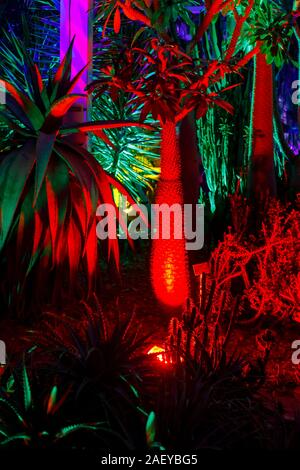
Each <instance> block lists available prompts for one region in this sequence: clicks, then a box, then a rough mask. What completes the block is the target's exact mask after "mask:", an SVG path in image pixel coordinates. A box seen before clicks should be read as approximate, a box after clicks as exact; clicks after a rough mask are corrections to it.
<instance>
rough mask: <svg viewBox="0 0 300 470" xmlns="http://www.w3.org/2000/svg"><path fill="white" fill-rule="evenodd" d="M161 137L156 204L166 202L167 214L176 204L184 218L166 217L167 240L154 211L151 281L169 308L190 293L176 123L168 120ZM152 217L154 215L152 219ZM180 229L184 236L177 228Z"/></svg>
mask: <svg viewBox="0 0 300 470" xmlns="http://www.w3.org/2000/svg"><path fill="white" fill-rule="evenodd" d="M161 137H162V139H161V176H160V181H159V182H158V185H157V191H156V198H155V204H159V205H160V204H166V205H167V206H166V209H165V211H163V212H164V215H166V213H167V212H168V209H169V208H170V206H172V205H173V204H176V205H177V209H178V208H179V210H180V213H181V218H180V220H178V222H177V223H176V224H175V220H174V217H171V218H170V223H168V218H167V217H165V221H166V224H167V228H169V229H170V234H169V237H168V239H165V238H163V232H162V228H161V227H162V225H163V224H162V223H161V222H162V219H164V217H163V218H161V217H159V213H158V211H157V208H156V210H154V215H155V216H156V217H155V220H154V221H153V225H152V232H153V231H156V238H155V239H153V240H152V250H151V280H152V287H153V291H154V293H155V296H156V297H157V299H158V300H159V301H160V302H162V303H163V304H165V305H166V306H169V307H175V308H176V307H180V306H182V305H183V304H184V302H185V301H186V299H187V297H188V296H189V288H190V282H189V270H188V257H187V252H186V248H185V238H184V220H183V187H182V166H181V159H180V151H179V144H178V139H177V135H176V125H175V124H174V123H173V122H170V121H169V122H166V123H165V124H164V125H163V128H162V136H161ZM152 220H153V218H152ZM158 223H159V225H158ZM178 229H179V231H181V234H182V236H181V238H178V239H177V238H176V237H178V233H177V230H178Z"/></svg>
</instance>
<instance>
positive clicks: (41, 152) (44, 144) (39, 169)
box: [34, 132, 56, 205]
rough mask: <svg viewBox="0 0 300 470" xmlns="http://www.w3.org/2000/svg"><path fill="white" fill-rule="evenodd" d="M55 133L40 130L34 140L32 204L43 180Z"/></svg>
mask: <svg viewBox="0 0 300 470" xmlns="http://www.w3.org/2000/svg"><path fill="white" fill-rule="evenodd" d="M55 140H56V134H55V133H54V134H45V133H44V132H40V133H39V135H38V139H37V142H36V172H35V187H34V205H35V203H36V200H37V198H38V195H39V192H40V189H41V186H42V184H43V182H44V179H45V175H46V171H47V168H48V164H49V160H50V157H51V155H52V152H53V147H54V144H55Z"/></svg>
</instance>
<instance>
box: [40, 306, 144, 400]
mask: <svg viewBox="0 0 300 470" xmlns="http://www.w3.org/2000/svg"><path fill="white" fill-rule="evenodd" d="M79 313H80V318H79V320H78V319H75V318H73V319H72V318H63V319H62V318H60V316H59V315H49V316H48V318H47V320H45V321H44V322H43V326H42V331H43V334H39V333H38V332H37V335H35V337H34V342H35V343H36V344H38V345H39V349H38V352H37V354H36V360H37V364H39V363H41V364H43V365H45V366H46V367H47V368H49V367H50V369H51V371H52V373H53V374H56V373H58V374H59V378H60V379H59V380H62V383H64V384H66V383H67V384H72V387H73V389H74V391H75V396H76V399H79V400H81V399H82V397H84V398H83V399H84V400H85V401H86V402H87V404H89V402H92V403H93V404H94V406H96V405H95V403H98V402H99V400H100V398H101V399H102V400H104V401H107V402H110V403H111V402H113V403H114V404H115V406H116V405H118V403H119V402H120V401H122V400H124V399H125V400H127V402H130V401H131V400H132V401H134V400H135V399H137V398H138V397H139V389H140V387H141V386H144V387H146V385H145V383H144V382H143V377H144V378H145V377H146V376H147V373H148V372H147V371H148V367H149V364H148V361H147V359H148V356H147V355H146V351H147V340H148V337H149V335H145V334H143V333H142V332H141V331H140V326H139V324H137V323H136V320H135V318H134V315H132V316H131V317H126V316H122V315H121V314H119V316H118V317H117V318H113V317H112V316H111V315H109V314H107V313H106V314H105V315H104V313H103V312H102V310H101V308H100V306H99V304H98V302H96V307H95V308H94V309H93V308H91V307H89V306H88V305H86V304H81V305H80V309H79ZM39 358H41V359H39Z"/></svg>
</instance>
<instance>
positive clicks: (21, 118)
mask: <svg viewBox="0 0 300 470" xmlns="http://www.w3.org/2000/svg"><path fill="white" fill-rule="evenodd" d="M17 45H18V48H19V50H20V51H21V52H22V55H23V58H24V69H25V78H26V84H27V85H26V87H27V88H26V90H20V89H19V88H18V87H17V86H15V84H14V83H8V82H4V81H3V82H2V83H3V84H4V85H5V88H6V91H7V100H6V108H5V110H4V111H3V112H1V114H0V120H1V121H4V123H5V124H6V125H7V126H8V127H9V128H10V129H11V130H12V131H13V134H12V138H11V140H10V146H9V148H8V149H6V151H5V152H3V153H1V155H0V207H1V212H0V251H1V256H2V260H3V262H4V266H5V269H4V266H3V267H2V268H1V269H2V277H3V278H2V282H1V293H0V294H1V297H2V302H3V303H5V305H6V306H7V307H8V308H13V310H14V311H15V312H16V311H17V312H18V313H20V312H23V310H24V308H25V307H24V306H25V305H26V302H27V300H28V301H29V302H30V303H31V302H32V303H33V305H34V307H33V308H36V307H37V305H38V304H39V302H40V301H41V299H42V298H43V295H44V294H45V295H46V298H47V299H48V301H51V300H52V299H53V296H54V297H55V295H56V294H58V293H60V294H62V293H63V292H64V291H66V292H69V290H70V289H71V288H73V287H74V285H75V281H76V279H77V275H78V273H79V272H81V273H85V274H86V280H87V286H86V287H87V288H86V292H87V291H88V292H90V293H91V292H92V291H93V289H94V282H95V274H96V268H97V259H98V258H97V237H96V218H95V213H96V208H97V206H98V204H99V203H109V204H114V199H113V195H112V188H111V185H116V186H117V187H118V188H119V190H120V191H123V192H124V194H126V195H127V192H126V191H125V189H123V188H122V186H121V185H120V183H118V182H117V181H115V180H114V179H113V178H112V177H111V176H109V175H108V174H106V172H105V171H104V170H103V168H102V167H101V166H100V164H99V163H98V162H97V161H96V160H95V159H94V157H93V156H92V155H91V154H90V153H89V152H88V151H87V150H86V149H84V148H83V147H82V146H80V145H77V144H75V143H74V140H72V139H70V136H72V135H73V134H76V133H84V132H92V133H94V134H96V135H98V136H99V137H100V138H103V139H105V140H106V141H107V140H108V139H107V136H106V135H105V133H104V129H107V128H118V127H122V126H131V125H137V126H140V125H141V124H140V123H133V122H125V121H97V122H92V123H89V122H87V123H84V124H77V125H73V126H72V125H64V123H63V118H64V116H65V115H66V113H67V112H68V110H69V109H70V107H71V106H72V105H74V103H76V101H77V100H78V99H79V98H80V97H81V95H77V94H73V93H72V90H73V89H74V87H75V85H76V83H77V81H78V80H79V78H80V76H81V74H82V73H83V70H82V71H81V72H79V74H78V75H77V76H75V77H74V78H71V57H72V47H73V43H71V45H70V48H69V50H68V52H67V54H66V56H65V58H64V59H63V61H62V62H61V64H60V65H59V67H58V69H57V71H56V73H55V75H54V76H53V77H50V78H49V80H48V82H47V83H45V81H43V80H42V78H41V73H40V71H39V68H38V66H37V65H36V64H35V63H33V61H32V59H31V57H30V55H29V54H28V53H27V51H26V50H25V48H24V47H23V46H22V44H21V43H18V44H17ZM146 127H147V126H146ZM148 128H149V126H148ZM127 196H128V197H129V198H130V196H129V195H127ZM108 249H109V252H112V253H113V254H114V256H115V259H116V261H117V262H118V242H117V240H109V247H108ZM51 279H52V281H53V282H52V281H51ZM26 296H28V299H27V300H26ZM35 304H37V305H35ZM27 305H28V304H27Z"/></svg>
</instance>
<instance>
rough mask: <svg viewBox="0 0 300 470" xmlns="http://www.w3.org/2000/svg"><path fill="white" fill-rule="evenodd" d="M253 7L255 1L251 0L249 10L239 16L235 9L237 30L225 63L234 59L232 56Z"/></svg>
mask: <svg viewBox="0 0 300 470" xmlns="http://www.w3.org/2000/svg"><path fill="white" fill-rule="evenodd" d="M253 5H254V0H250V2H249V5H248V6H247V8H246V10H245V13H244V15H239V14H238V12H237V9H236V8H234V11H233V14H234V18H235V20H236V25H235V29H234V31H233V34H232V38H231V41H230V45H229V47H228V50H227V52H226V55H225V61H229V60H230V59H231V58H232V56H233V54H234V52H235V49H236V46H237V43H238V40H239V37H240V34H241V31H242V27H243V25H244V23H245V21H246V20H247V19H248V18H249V16H250V13H251V10H252V8H253Z"/></svg>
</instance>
